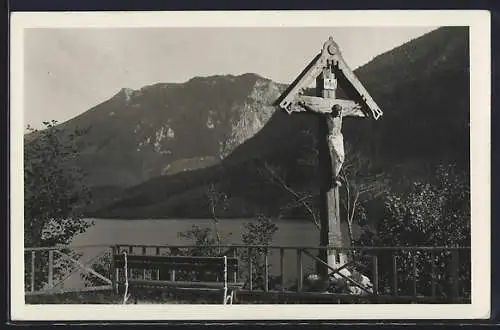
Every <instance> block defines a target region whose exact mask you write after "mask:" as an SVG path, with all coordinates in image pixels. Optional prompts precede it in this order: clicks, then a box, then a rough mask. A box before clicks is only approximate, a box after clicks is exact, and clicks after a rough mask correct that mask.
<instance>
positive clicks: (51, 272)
mask: <svg viewBox="0 0 500 330" xmlns="http://www.w3.org/2000/svg"><path fill="white" fill-rule="evenodd" d="M48 284H49V288H51V289H52V288H53V287H54V251H53V250H49V278H48Z"/></svg>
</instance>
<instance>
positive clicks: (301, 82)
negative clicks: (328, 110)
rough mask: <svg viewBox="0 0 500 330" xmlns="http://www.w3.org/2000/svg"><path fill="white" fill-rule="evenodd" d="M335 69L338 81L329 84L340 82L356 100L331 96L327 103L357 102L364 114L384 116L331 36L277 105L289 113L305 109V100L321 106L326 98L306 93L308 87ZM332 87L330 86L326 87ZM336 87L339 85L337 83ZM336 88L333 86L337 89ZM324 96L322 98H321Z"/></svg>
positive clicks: (345, 103)
mask: <svg viewBox="0 0 500 330" xmlns="http://www.w3.org/2000/svg"><path fill="white" fill-rule="evenodd" d="M329 68H330V69H331V72H332V73H333V76H334V78H333V79H334V80H332V81H325V85H327V84H329V83H330V84H336V83H337V81H338V85H339V86H340V87H341V88H342V90H343V91H344V92H345V93H346V95H347V97H348V98H349V99H350V100H352V101H348V100H338V99H337V100H335V99H330V100H328V101H326V102H327V104H325V105H324V106H333V105H334V104H335V102H337V103H339V104H344V105H348V104H349V103H350V102H355V103H356V105H357V106H358V107H359V109H360V110H361V112H362V113H363V115H364V116H368V117H370V118H373V119H378V118H380V116H382V114H383V112H382V110H380V108H379V106H378V105H377V103H375V101H374V100H373V98H372V97H371V96H370V94H369V93H368V91H367V90H366V89H365V88H364V86H363V85H362V84H361V82H360V81H359V80H358V78H357V77H356V75H355V74H354V72H353V71H352V70H351V69H350V68H349V66H348V65H347V64H346V62H345V61H344V59H343V57H342V54H341V52H340V49H339V47H338V45H337V43H336V42H335V41H334V40H333V38H332V37H330V38H329V39H328V40H327V41H326V42H325V43H324V45H323V49H322V51H321V53H319V54H318V55H317V56H316V57H315V58H314V59H313V60H312V61H311V63H309V65H307V67H306V68H305V69H304V71H302V72H301V73H300V74H299V76H298V77H297V78H296V79H295V80H294V81H293V82H292V84H291V85H290V86H289V87H288V88H287V89H286V90H285V92H284V93H283V94H282V95H281V96H280V98H279V99H278V100H277V104H278V105H279V106H280V107H281V108H282V109H284V110H286V111H287V112H288V113H292V112H300V111H304V109H303V107H302V106H301V103H302V104H304V103H306V104H307V103H311V102H312V103H315V104H316V105H317V106H320V105H319V104H320V103H323V102H325V101H323V100H325V99H323V98H319V97H313V96H304V95H303V92H304V90H305V88H307V87H308V86H310V85H311V83H312V82H313V81H314V80H315V79H316V78H317V77H318V76H320V75H321V74H322V73H323V71H324V70H325V69H329ZM326 87H328V86H326ZM335 87H336V85H335ZM335 87H334V88H333V89H335ZM319 99H322V100H319Z"/></svg>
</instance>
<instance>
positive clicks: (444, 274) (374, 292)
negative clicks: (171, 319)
mask: <svg viewBox="0 0 500 330" xmlns="http://www.w3.org/2000/svg"><path fill="white" fill-rule="evenodd" d="M91 247H94V248H98V247H100V248H103V246H83V247H77V246H66V247H50V248H26V249H25V261H26V256H27V255H28V256H29V255H31V258H29V257H28V259H29V260H30V262H31V263H26V262H25V265H26V267H29V268H30V270H29V271H25V275H28V276H26V277H25V281H31V283H27V285H25V287H27V288H29V289H28V290H27V292H26V293H27V294H41V293H48V292H65V291H69V290H70V289H68V288H66V290H59V291H58V290H55V288H57V285H58V283H55V282H54V279H53V278H54V257H55V256H58V259H61V258H62V259H65V260H66V261H68V262H69V263H70V264H72V265H73V266H76V267H77V268H79V269H80V270H82V271H84V272H87V273H89V274H92V275H93V276H95V277H97V278H99V279H100V280H102V281H104V282H105V283H106V285H103V286H94V287H85V288H81V289H80V290H75V291H83V290H85V291H91V290H92V289H95V290H106V289H111V288H112V287H113V283H114V281H115V279H116V278H117V276H118V274H117V273H110V274H108V276H107V275H106V274H100V273H98V272H97V271H96V270H95V269H94V268H93V267H92V262H93V260H90V261H88V262H86V263H82V262H80V261H79V260H78V259H76V258H73V257H72V256H71V255H70V254H69V253H68V252H67V251H74V250H78V249H83V248H91ZM104 248H105V250H106V251H110V252H111V251H113V252H114V253H110V255H114V254H115V253H117V252H120V251H126V252H127V253H128V254H141V255H162V254H168V255H176V254H177V255H186V254H193V253H194V254H198V255H201V254H205V255H206V254H211V255H215V254H218V253H217V252H218V251H220V250H222V253H220V255H228V256H229V255H230V256H234V257H238V258H240V260H241V262H240V265H241V266H240V271H239V273H234V274H232V276H233V278H234V279H235V280H236V278H240V279H244V281H245V283H246V284H245V287H244V292H243V294H250V295H253V296H265V295H270V296H271V295H277V294H278V295H285V294H286V295H290V294H292V293H295V294H296V295H297V296H300V297H302V296H304V297H305V296H308V295H309V296H311V297H312V299H314V297H319V296H320V295H321V297H323V296H325V294H326V293H325V292H326V291H327V290H328V291H330V295H331V288H327V287H321V288H320V289H318V288H317V287H312V286H311V281H310V280H309V278H308V275H310V274H314V273H317V272H316V270H317V269H318V267H327V268H328V269H329V274H330V278H335V281H337V283H341V282H343V285H344V289H346V288H351V290H352V289H353V288H354V289H357V291H359V293H358V294H357V295H362V296H363V297H364V298H366V299H368V300H373V299H374V300H387V299H388V298H399V300H409V301H440V300H446V301H452V302H460V301H469V300H470V273H471V262H470V261H471V260H470V248H469V247H406V246H402V247H343V248H337V247H335V248H333V247H322V246H274V245H272V246H271V245H269V246H267V245H238V244H236V245H223V246H203V247H200V246H193V245H191V246H187V245H176V246H174V245H134V244H120V245H114V246H107V247H104ZM325 249H330V250H335V251H336V252H338V253H344V254H346V255H347V256H348V262H347V263H346V264H345V265H343V266H342V267H336V268H335V267H331V266H329V265H326V264H325V263H324V262H323V261H322V260H321V259H320V258H319V257H318V256H319V255H320V251H322V250H323V251H324V250H325ZM63 251H66V252H63ZM37 253H46V254H48V258H47V257H46V259H45V260H47V266H46V267H45V268H44V269H46V272H47V273H48V274H47V281H46V282H47V283H46V285H45V287H43V288H36V285H35V284H36V278H35V277H36V274H35V273H36V271H35V268H36V267H35V260H36V254H37ZM110 262H112V260H110ZM294 268H295V270H293V269H294ZM346 269H347V270H349V272H344V271H345V270H346ZM349 273H350V274H352V275H353V276H350V275H349ZM30 274H31V275H30ZM354 274H357V275H358V277H356V276H354ZM361 274H362V275H364V276H366V278H368V279H369V280H370V281H369V282H371V285H369V286H367V285H366V284H363V283H361V281H360V277H359V276H360V275H361ZM29 275H30V276H29ZM142 276H143V277H144V278H145V277H146V272H144V273H143V274H142ZM151 276H152V275H151ZM159 276H160V274H159V271H158V273H157V274H156V275H155V277H157V278H159ZM169 278H170V279H174V280H175V274H170V275H169ZM61 282H64V279H62V281H61V280H59V283H61ZM323 285H327V284H325V283H324V284H323ZM335 294H337V295H338V296H339V297H344V296H349V295H352V292H351V293H350V292H349V290H347V291H345V290H344V291H341V292H335Z"/></svg>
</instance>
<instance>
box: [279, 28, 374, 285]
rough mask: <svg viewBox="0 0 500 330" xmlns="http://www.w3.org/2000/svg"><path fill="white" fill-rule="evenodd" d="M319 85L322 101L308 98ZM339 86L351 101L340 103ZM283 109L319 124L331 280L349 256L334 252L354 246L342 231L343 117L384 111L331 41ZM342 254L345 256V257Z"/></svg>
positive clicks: (324, 238) (324, 241)
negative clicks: (308, 90)
mask: <svg viewBox="0 0 500 330" xmlns="http://www.w3.org/2000/svg"><path fill="white" fill-rule="evenodd" d="M314 79H316V96H306V95H304V90H305V89H306V88H308V87H309V85H310V84H311V83H313V82H314ZM337 85H339V86H340V87H341V88H342V90H343V91H344V92H345V93H346V96H347V97H348V98H349V99H348V100H343V99H337V98H336V89H337ZM277 103H278V104H279V106H280V107H281V108H282V109H284V110H286V111H287V112H288V113H289V114H291V113H294V112H304V111H306V112H312V113H316V114H321V116H320V118H319V126H320V127H319V128H320V129H319V134H320V136H319V141H318V142H319V166H320V168H319V170H320V171H321V178H322V180H321V186H320V198H321V208H320V217H321V221H320V224H321V229H320V244H321V246H324V247H328V248H327V249H326V250H322V251H321V252H320V259H321V260H322V261H323V262H324V264H327V265H328V267H327V266H325V265H324V264H322V265H320V267H318V268H319V269H318V272H319V274H320V276H322V278H323V280H325V281H327V280H328V274H329V267H331V268H334V269H335V268H338V267H340V266H342V265H343V264H344V263H345V262H346V261H347V258H346V254H345V253H342V252H344V251H335V250H334V249H333V247H345V246H347V245H349V244H350V240H349V239H348V235H347V233H346V231H345V230H343V228H342V226H341V213H340V207H339V204H340V202H339V201H340V196H339V186H340V184H341V182H340V177H339V173H340V170H341V168H342V164H343V162H344V158H345V155H344V140H343V135H342V118H343V117H370V118H373V119H375V120H377V119H378V118H380V116H382V111H381V110H380V108H379V107H378V105H377V104H376V103H375V101H374V100H373V99H372V98H371V96H370V95H369V94H368V92H367V91H366V89H365V88H364V87H363V85H362V84H361V82H360V81H359V80H358V79H357V77H356V76H355V75H354V73H353V72H352V70H351V69H350V68H349V67H348V66H347V64H346V63H345V61H344V59H343V57H342V54H341V53H340V50H339V47H338V45H337V44H336V43H335V42H334V41H333V38H331V37H330V38H329V39H328V40H327V41H326V42H325V43H324V45H323V49H322V51H321V53H320V54H318V55H317V56H316V57H315V58H314V59H313V60H312V61H311V63H309V65H308V66H307V67H306V68H305V69H304V71H302V72H301V73H300V75H299V76H298V77H297V78H296V79H295V81H294V82H293V83H292V84H291V85H290V86H289V87H288V88H287V90H286V91H285V92H284V93H283V94H282V95H281V96H280V98H279V99H278V102H277ZM339 252H340V253H339Z"/></svg>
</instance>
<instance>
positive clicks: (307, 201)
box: [258, 130, 389, 243]
mask: <svg viewBox="0 0 500 330" xmlns="http://www.w3.org/2000/svg"><path fill="white" fill-rule="evenodd" d="M301 134H303V135H304V136H305V137H306V138H307V140H308V141H309V142H310V143H309V144H307V145H306V146H305V147H303V152H301V154H302V157H299V158H298V159H297V163H298V164H299V165H302V166H306V167H307V168H309V169H310V171H311V173H315V172H317V171H316V169H317V167H318V166H319V161H318V156H319V153H318V148H317V142H318V140H317V137H316V134H314V132H313V131H311V130H303V131H301ZM260 164H261V166H260V167H258V171H259V172H260V173H261V175H262V176H264V177H265V178H267V179H268V180H269V181H270V182H271V183H273V184H275V185H277V186H278V187H280V188H281V189H283V190H284V191H285V192H286V193H287V194H288V195H289V196H290V197H291V198H292V202H291V203H289V204H287V205H285V206H284V207H282V208H281V209H282V211H285V210H288V209H292V208H296V207H302V208H303V209H304V210H305V211H306V212H307V214H308V215H309V218H310V219H311V221H312V222H313V223H314V225H315V226H316V228H318V229H320V228H321V221H320V213H319V209H318V207H317V205H316V203H315V200H316V199H317V198H318V196H319V189H317V187H316V186H315V185H314V183H308V184H307V185H306V186H303V187H301V188H300V189H299V188H297V187H292V186H291V185H290V184H288V183H287V181H286V180H285V175H284V173H283V170H282V169H280V168H279V167H278V166H273V165H271V164H269V162H267V161H261V162H260ZM372 168H373V165H372V164H371V160H370V159H369V158H365V157H363V156H362V155H361V153H360V152H357V151H356V152H355V151H353V148H352V147H351V146H350V145H349V144H346V158H345V161H344V164H343V167H342V170H341V173H340V177H339V179H340V180H341V181H342V183H343V187H344V189H345V195H344V198H342V199H341V202H342V205H343V207H344V209H345V211H346V212H345V214H346V222H347V226H348V232H349V240H350V242H351V243H352V242H353V241H354V234H353V223H354V220H355V217H356V210H357V208H358V207H359V204H360V201H361V200H367V199H371V198H376V197H378V196H380V195H381V194H383V193H384V192H386V191H387V190H388V188H389V181H388V179H387V177H386V176H385V174H384V173H377V174H373V173H371V172H370V170H371V169H372Z"/></svg>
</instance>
